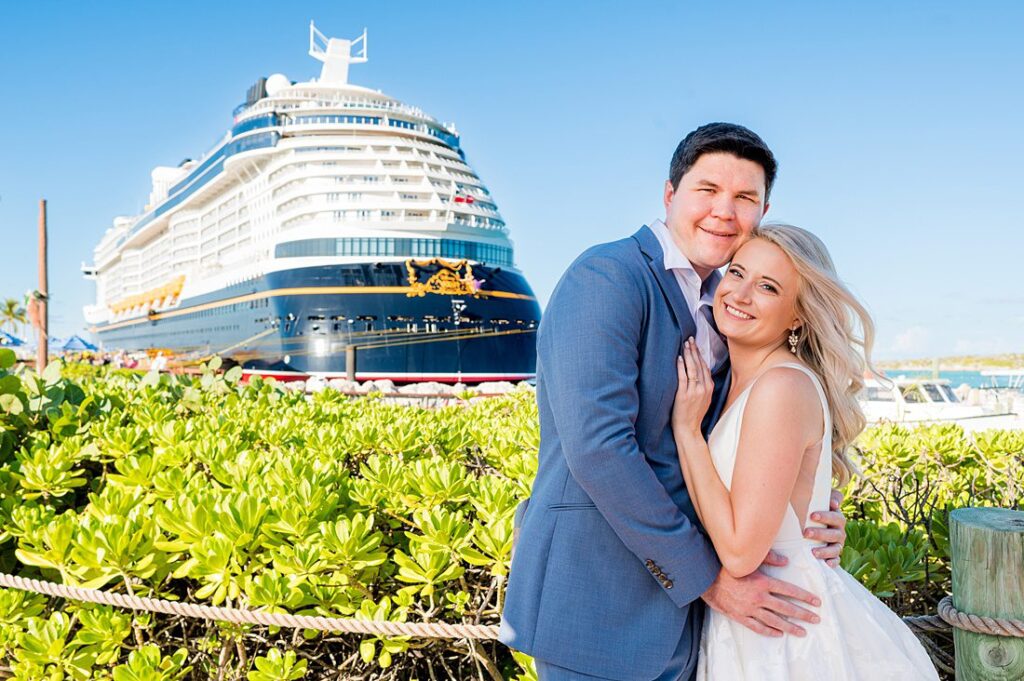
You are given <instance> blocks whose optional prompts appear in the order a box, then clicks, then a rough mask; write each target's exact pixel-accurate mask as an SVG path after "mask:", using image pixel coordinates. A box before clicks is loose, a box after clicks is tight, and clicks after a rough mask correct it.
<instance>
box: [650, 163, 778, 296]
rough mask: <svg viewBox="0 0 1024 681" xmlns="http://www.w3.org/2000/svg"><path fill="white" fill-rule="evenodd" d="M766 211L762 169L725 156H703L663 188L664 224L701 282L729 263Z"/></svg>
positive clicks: (758, 165)
mask: <svg viewBox="0 0 1024 681" xmlns="http://www.w3.org/2000/svg"><path fill="white" fill-rule="evenodd" d="M767 210H768V203H767V202H766V201H765V176H764V168H762V167H761V165H760V164H758V163H755V162H754V161H748V160H746V159H742V158H739V157H738V156H734V155H732V154H730V153H726V152H716V153H711V154H704V155H703V156H701V157H700V158H698V159H697V162H696V163H694V164H693V166H692V167H691V168H690V170H688V171H687V172H686V174H685V175H683V177H682V179H680V180H679V188H678V189H673V188H672V183H671V182H666V183H665V224H666V225H667V226H668V229H669V231H670V232H671V233H672V238H673V239H675V242H676V244H677V245H678V246H679V249H680V250H681V251H682V252H683V255H685V256H686V258H687V259H688V260H689V261H690V264H691V265H693V268H694V269H695V270H696V271H697V274H699V275H700V276H701V278H706V277H707V276H708V275H709V274H711V271H712V270H716V269H718V268H719V267H721V266H722V265H725V264H726V263H727V262H729V260H731V259H732V256H733V254H734V253H735V252H736V250H737V249H738V248H739V247H740V246H741V245H742V244H743V242H745V241H746V240H747V239H748V238H749V237H750V232H751V231H752V230H753V229H754V228H755V227H756V226H757V225H758V223H759V222H760V221H761V218H762V217H764V214H765V212H767Z"/></svg>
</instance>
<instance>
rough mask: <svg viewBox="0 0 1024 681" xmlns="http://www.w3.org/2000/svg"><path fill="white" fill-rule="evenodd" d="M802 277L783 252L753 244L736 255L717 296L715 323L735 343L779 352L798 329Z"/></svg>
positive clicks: (761, 241)
mask: <svg viewBox="0 0 1024 681" xmlns="http://www.w3.org/2000/svg"><path fill="white" fill-rule="evenodd" d="M799 288H800V275H798V274H797V271H796V268H795V267H793V263H792V262H791V261H790V259H789V256H787V255H786V254H785V253H784V252H783V251H782V249H781V248H779V247H778V246H776V245H775V244H773V243H771V242H768V241H765V240H764V239H756V238H755V239H751V240H750V241H748V242H747V243H745V244H744V245H743V246H741V247H740V249H739V250H738V251H736V255H735V256H733V259H732V262H730V263H729V265H728V267H726V270H725V276H724V277H723V278H722V282H721V283H720V284H719V285H718V290H717V291H716V292H715V323H716V324H718V330H719V331H721V332H722V334H723V335H724V336H725V337H726V338H728V339H729V340H730V341H732V342H734V343H740V344H743V345H750V346H756V347H775V346H779V345H781V344H783V343H785V342H786V339H787V337H788V336H789V332H790V330H791V329H793V328H795V327H798V326H799V325H800V322H799V321H798V320H797V318H796V297H797V291H798V289H799Z"/></svg>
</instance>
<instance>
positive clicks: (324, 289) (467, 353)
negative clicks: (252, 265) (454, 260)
mask: <svg viewBox="0 0 1024 681" xmlns="http://www.w3.org/2000/svg"><path fill="white" fill-rule="evenodd" d="M406 269H407V267H406V266H405V265H403V264H402V263H359V264H343V265H342V264H336V265H323V266H317V267H303V268H296V269H289V270H283V271H278V272H272V273H268V274H266V275H264V276H262V277H259V278H257V279H253V280H250V281H247V282H243V283H240V284H235V285H233V286H231V287H228V288H225V289H221V290H219V291H215V292H212V293H209V294H205V295H202V296H195V297H193V298H189V299H185V300H183V301H182V302H181V304H180V305H178V306H176V307H175V308H174V309H172V310H165V311H160V312H157V313H154V314H150V315H149V316H148V317H140V318H135V319H127V320H122V321H117V322H114V323H110V324H105V325H101V326H98V327H96V328H95V329H94V332H95V334H96V337H97V338H98V339H99V341H100V343H101V344H102V347H103V349H105V350H126V351H140V350H157V349H159V350H164V351H166V352H169V353H171V354H173V355H175V356H176V357H179V358H183V359H185V358H193V359H198V358H201V357H206V356H209V355H214V354H216V355H220V356H221V357H223V358H226V359H229V360H232V361H233V362H237V363H238V364H240V365H241V366H242V367H243V369H244V370H246V371H248V372H251V373H254V374H263V375H269V376H275V377H277V378H283V379H288V378H302V377H304V376H308V375H317V376H322V377H326V378H334V377H338V378H344V377H346V376H348V375H350V374H349V371H348V370H349V369H350V368H352V367H351V364H352V362H353V361H354V365H355V366H354V369H355V372H354V373H355V378H356V379H357V380H368V379H390V380H393V381H396V382H414V381H441V382H449V383H454V382H466V383H476V382H481V381H495V380H512V381H518V380H525V379H529V378H532V377H533V376H534V375H535V372H536V349H535V342H536V328H537V324H538V323H539V321H540V307H539V306H538V304H537V301H536V299H535V298H534V295H533V292H532V290H531V289H530V287H529V285H528V284H527V282H526V280H525V279H524V278H523V277H522V276H521V275H520V274H518V273H516V272H511V271H505V270H502V269H501V268H487V267H482V266H479V265H474V266H473V270H474V277H475V278H477V279H478V280H479V281H481V282H483V283H482V284H481V285H480V287H479V288H477V289H473V290H458V291H451V292H443V291H442V292H431V291H427V290H424V287H423V286H418V287H417V286H416V285H415V282H413V281H411V280H410V278H409V277H408V274H407V271H406ZM411 284H412V285H411ZM353 355H354V357H353Z"/></svg>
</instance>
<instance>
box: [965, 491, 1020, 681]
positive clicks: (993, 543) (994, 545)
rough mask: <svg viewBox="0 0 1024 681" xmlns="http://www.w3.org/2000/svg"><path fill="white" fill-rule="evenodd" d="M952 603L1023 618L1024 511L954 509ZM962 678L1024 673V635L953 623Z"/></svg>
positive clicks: (973, 680) (998, 680) (983, 680)
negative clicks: (995, 633)
mask: <svg viewBox="0 0 1024 681" xmlns="http://www.w3.org/2000/svg"><path fill="white" fill-rule="evenodd" d="M949 550H950V557H951V559H952V561H953V604H954V606H955V607H956V609H957V610H959V611H961V612H965V613H970V614H974V615H982V616H987V617H999V618H1004V619H1015V620H1020V619H1024V513H1022V512H1020V511H1010V510H1006V509H1001V508H962V509H958V510H956V511H953V512H952V513H950V521H949ZM953 641H954V645H955V648H956V678H957V680H958V681H1019V680H1020V679H1024V638H1013V637H1007V636H990V635H987V634H976V633H974V632H970V631H964V630H962V629H954V634H953Z"/></svg>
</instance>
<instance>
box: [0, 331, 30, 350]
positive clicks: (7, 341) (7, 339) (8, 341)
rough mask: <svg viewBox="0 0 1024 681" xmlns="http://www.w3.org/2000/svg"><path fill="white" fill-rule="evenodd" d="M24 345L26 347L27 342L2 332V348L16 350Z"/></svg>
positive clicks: (0, 333)
mask: <svg viewBox="0 0 1024 681" xmlns="http://www.w3.org/2000/svg"><path fill="white" fill-rule="evenodd" d="M22 345H25V341H23V340H21V339H20V338H18V337H17V336H12V335H11V334H9V333H7V332H6V331H3V330H0V347H5V348H16V347H19V346H22Z"/></svg>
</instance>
